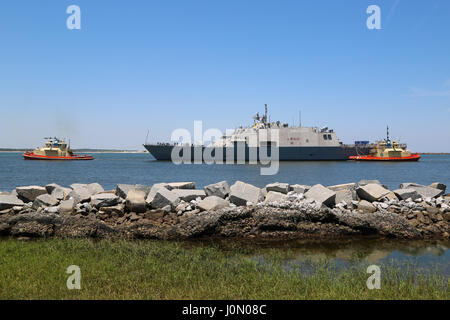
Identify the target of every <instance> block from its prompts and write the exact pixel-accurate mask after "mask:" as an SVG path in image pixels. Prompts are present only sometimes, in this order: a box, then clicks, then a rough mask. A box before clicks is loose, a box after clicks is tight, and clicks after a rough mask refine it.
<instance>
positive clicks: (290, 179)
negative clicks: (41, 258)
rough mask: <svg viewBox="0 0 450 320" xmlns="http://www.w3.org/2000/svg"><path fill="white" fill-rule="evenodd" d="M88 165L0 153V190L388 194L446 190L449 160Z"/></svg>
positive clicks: (144, 158)
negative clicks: (361, 184)
mask: <svg viewBox="0 0 450 320" xmlns="http://www.w3.org/2000/svg"><path fill="white" fill-rule="evenodd" d="M92 155H93V156H94V157H95V160H92V161H30V160H24V159H23V158H22V155H21V153H14V152H2V153H0V163H1V165H0V191H10V190H12V189H14V188H15V187H16V186H25V185H46V184H48V183H52V182H55V183H58V184H60V185H63V186H69V185H70V184H72V183H91V182H98V183H100V184H101V185H102V186H103V187H104V188H105V189H114V188H115V186H116V184H118V183H127V184H145V185H151V184H154V183H158V182H175V181H194V182H195V183H196V185H197V187H198V188H201V187H203V186H205V185H207V184H210V183H214V182H218V181H222V180H226V181H228V183H229V184H230V185H231V184H232V183H234V182H235V181H236V180H241V181H245V182H248V183H251V184H254V185H256V186H259V187H264V186H265V185H266V184H268V183H272V182H287V183H290V184H295V183H298V184H306V185H314V184H316V183H321V184H323V185H325V186H327V185H333V184H340V183H347V182H358V181H359V180H361V179H378V180H380V181H381V182H382V183H383V184H385V185H387V186H388V187H389V188H391V189H396V188H398V185H399V184H400V183H402V182H417V183H420V184H425V185H427V184H430V183H432V182H436V181H439V182H442V183H445V184H446V185H448V186H450V155H423V157H422V159H420V160H419V161H418V162H397V163H394V162H390V163H386V162H353V161H298V162H297V161H290V162H280V163H279V171H278V173H277V174H276V175H270V176H264V175H261V174H260V168H261V166H260V165H251V164H214V165H208V164H181V165H175V164H173V163H171V162H165V161H163V162H161V161H155V160H154V159H153V158H152V157H151V155H150V154H147V153H98V154H92Z"/></svg>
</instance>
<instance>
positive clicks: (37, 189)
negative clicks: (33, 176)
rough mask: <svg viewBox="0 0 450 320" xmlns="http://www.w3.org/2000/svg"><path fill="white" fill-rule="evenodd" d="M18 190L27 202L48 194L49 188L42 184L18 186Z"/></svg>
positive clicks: (18, 193) (21, 197)
mask: <svg viewBox="0 0 450 320" xmlns="http://www.w3.org/2000/svg"><path fill="white" fill-rule="evenodd" d="M16 192H17V195H18V197H19V198H20V199H22V200H24V201H26V202H30V201H34V200H35V199H36V198H37V197H38V196H40V195H42V194H47V190H46V189H45V188H44V187H41V186H25V187H17V188H16Z"/></svg>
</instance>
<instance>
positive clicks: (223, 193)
mask: <svg viewBox="0 0 450 320" xmlns="http://www.w3.org/2000/svg"><path fill="white" fill-rule="evenodd" d="M203 190H205V193H206V195H207V196H217V197H220V198H223V199H224V198H226V197H227V196H228V195H229V194H230V186H229V185H228V183H227V182H226V181H220V182H217V183H213V184H210V185H207V186H206V187H204V188H203Z"/></svg>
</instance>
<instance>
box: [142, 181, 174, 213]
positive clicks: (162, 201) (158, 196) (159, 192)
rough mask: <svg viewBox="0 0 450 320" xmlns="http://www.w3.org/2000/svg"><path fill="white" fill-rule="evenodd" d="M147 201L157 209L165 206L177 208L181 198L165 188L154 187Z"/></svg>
mask: <svg viewBox="0 0 450 320" xmlns="http://www.w3.org/2000/svg"><path fill="white" fill-rule="evenodd" d="M145 201H146V203H147V204H148V205H149V206H151V207H152V208H155V209H160V208H164V207H165V206H170V207H171V208H175V207H176V206H177V205H178V203H179V202H180V198H179V197H178V196H177V195H176V194H175V193H173V192H172V191H170V190H167V189H166V188H164V187H161V186H153V187H152V189H151V191H150V193H149V194H148V196H147V198H146V200H145Z"/></svg>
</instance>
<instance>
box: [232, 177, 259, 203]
mask: <svg viewBox="0 0 450 320" xmlns="http://www.w3.org/2000/svg"><path fill="white" fill-rule="evenodd" d="M261 198H262V197H261V189H260V188H258V187H255V186H253V185H251V184H248V183H245V182H242V181H236V183H235V184H233V185H232V186H231V187H230V202H231V203H234V204H235V205H238V206H245V205H246V204H247V202H252V203H254V204H255V203H258V202H259V200H260V199H261Z"/></svg>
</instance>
